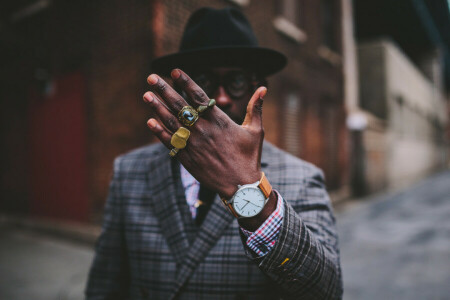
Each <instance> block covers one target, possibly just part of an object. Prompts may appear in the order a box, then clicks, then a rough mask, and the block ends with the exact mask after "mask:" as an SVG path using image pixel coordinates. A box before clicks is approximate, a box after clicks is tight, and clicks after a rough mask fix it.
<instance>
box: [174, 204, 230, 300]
mask: <svg viewBox="0 0 450 300" xmlns="http://www.w3.org/2000/svg"><path fill="white" fill-rule="evenodd" d="M234 219H235V218H234V217H233V216H232V215H231V214H230V213H229V212H228V211H227V210H226V208H225V207H224V206H223V204H222V202H221V200H220V197H219V196H216V198H215V200H214V203H213V204H212V206H211V208H210V210H209V212H208V214H207V215H206V218H205V220H204V221H203V224H202V226H201V227H200V229H199V231H198V234H197V236H196V238H195V240H194V242H193V243H192V245H191V247H190V248H189V250H188V251H187V252H186V253H185V257H184V260H183V262H182V264H181V267H180V269H179V270H178V273H177V278H176V281H175V287H174V290H173V293H172V297H170V298H169V299H172V298H173V297H175V296H176V294H177V293H178V291H179V290H180V288H181V287H182V286H183V285H184V284H185V283H186V280H187V279H188V278H189V276H190V275H191V274H192V272H193V271H194V270H195V268H196V267H197V266H198V264H199V263H200V262H201V261H202V260H203V259H204V258H205V257H206V256H207V254H208V252H209V250H211V248H212V247H213V246H214V245H215V244H216V242H217V240H218V239H219V238H220V237H221V235H222V233H223V232H224V230H225V229H226V228H227V227H228V226H229V225H230V223H231V222H232V221H233V220H234ZM236 234H237V233H236Z"/></svg>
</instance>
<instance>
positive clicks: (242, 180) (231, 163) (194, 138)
mask: <svg viewBox="0 0 450 300" xmlns="http://www.w3.org/2000/svg"><path fill="white" fill-rule="evenodd" d="M171 77H172V79H173V81H174V83H175V84H176V85H177V86H178V87H180V88H181V89H182V90H183V91H184V92H185V93H186V95H187V99H186V100H185V99H183V97H182V96H181V95H179V94H178V93H177V92H176V91H175V90H174V89H173V88H172V87H171V86H170V85H169V84H168V83H166V82H165V81H164V80H163V79H162V78H161V77H159V76H158V75H155V74H152V75H150V76H149V77H148V79H147V81H148V83H149V85H150V90H151V91H150V92H147V93H145V94H144V100H145V101H146V102H147V103H148V104H149V105H150V106H151V108H152V109H153V110H154V112H155V113H156V114H157V116H158V117H159V120H156V119H153V118H152V119H149V120H148V122H147V124H148V126H149V128H150V130H151V131H152V132H153V133H154V134H155V135H156V136H157V137H158V138H159V139H160V140H161V142H162V143H163V144H164V145H165V146H166V147H167V148H168V149H171V148H173V147H172V145H171V143H170V140H171V137H172V135H173V134H174V133H175V132H176V131H177V130H178V128H180V127H186V126H184V125H183V124H182V123H181V122H180V121H179V120H178V117H177V116H178V113H179V111H180V110H181V109H182V108H183V107H185V106H188V105H190V106H192V107H194V108H197V107H198V106H200V105H208V102H209V100H210V99H209V98H208V96H207V95H206V94H205V93H204V91H203V90H202V89H201V88H200V87H199V86H198V85H197V84H196V83H195V82H194V81H193V80H192V79H191V78H190V77H189V76H188V75H187V74H186V73H184V72H183V71H181V70H179V69H175V70H173V71H172V73H171ZM266 92H267V89H266V88H265V87H260V88H258V89H257V90H256V91H255V93H254V94H253V96H252V97H251V99H250V101H249V103H248V106H247V114H246V116H245V120H244V122H243V124H242V125H238V124H236V123H235V122H234V121H233V120H231V119H230V118H229V117H228V116H227V115H226V114H225V113H224V112H223V111H222V110H221V109H220V108H218V107H216V106H214V107H212V108H209V109H207V110H206V111H205V112H204V113H203V114H202V116H201V117H200V118H199V119H198V120H197V122H196V123H195V124H194V125H193V126H190V127H186V128H188V130H189V131H190V137H189V140H188V142H187V145H186V147H185V148H184V149H181V150H180V151H179V152H178V154H177V156H176V158H177V159H178V160H179V161H180V162H181V163H182V164H183V166H184V167H185V168H186V169H187V170H188V171H189V172H190V173H191V174H192V175H193V176H194V177H195V178H196V179H197V180H198V181H199V182H201V183H202V184H205V185H206V186H208V187H209V188H211V189H213V190H215V191H217V192H218V193H219V194H220V196H222V197H225V198H227V199H229V198H230V197H231V196H232V195H233V194H234V193H235V192H236V190H237V186H238V185H239V184H241V185H242V184H248V183H254V182H256V181H258V180H259V179H260V178H261V151H262V142H263V139H264V130H263V126H262V103H263V97H264V96H265V94H266Z"/></svg>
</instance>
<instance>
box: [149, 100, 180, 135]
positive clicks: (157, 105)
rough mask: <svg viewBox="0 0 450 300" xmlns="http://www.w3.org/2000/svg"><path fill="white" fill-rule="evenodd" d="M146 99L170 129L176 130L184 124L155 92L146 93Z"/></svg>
mask: <svg viewBox="0 0 450 300" xmlns="http://www.w3.org/2000/svg"><path fill="white" fill-rule="evenodd" d="M144 101H145V102H146V103H148V104H150V106H151V108H152V109H153V111H155V112H156V114H157V115H158V116H159V118H160V119H161V121H162V123H163V124H164V126H166V128H167V129H169V130H170V131H172V132H175V131H177V130H178V128H180V127H181V126H182V125H181V123H180V122H179V121H178V119H177V118H176V117H175V116H174V115H173V114H172V113H171V112H170V111H169V110H168V109H167V107H165V106H164V105H163V104H162V103H161V102H160V101H159V100H158V99H157V98H156V96H155V94H153V93H152V92H147V93H145V94H144Z"/></svg>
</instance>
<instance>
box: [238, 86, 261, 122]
mask: <svg viewBox="0 0 450 300" xmlns="http://www.w3.org/2000/svg"><path fill="white" fill-rule="evenodd" d="M266 93H267V88H266V87H263V86H262V87H259V88H258V89H257V90H256V91H255V93H254V94H253V96H252V98H251V99H250V101H249V102H248V105H247V114H246V115H245V119H244V122H243V123H242V126H244V127H250V128H254V129H262V106H263V98H264V96H265V95H266Z"/></svg>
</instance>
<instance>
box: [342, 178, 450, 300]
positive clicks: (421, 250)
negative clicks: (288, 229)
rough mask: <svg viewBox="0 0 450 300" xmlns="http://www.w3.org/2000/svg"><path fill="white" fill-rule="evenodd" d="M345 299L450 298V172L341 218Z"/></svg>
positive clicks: (373, 199) (368, 203)
mask: <svg viewBox="0 0 450 300" xmlns="http://www.w3.org/2000/svg"><path fill="white" fill-rule="evenodd" d="M337 217H338V228H339V237H340V243H341V263H342V267H343V276H344V298H345V299H450V284H449V283H450V172H449V171H447V172H444V173H440V174H438V175H435V176H432V177H430V178H428V179H425V180H423V181H421V182H419V183H417V184H415V185H414V186H412V187H410V188H408V189H406V190H403V191H400V192H398V193H394V194H392V195H383V196H381V197H373V198H371V199H370V200H369V201H368V202H364V203H361V204H359V205H356V206H355V207H352V208H348V209H346V210H344V211H343V212H342V213H339V214H338V216H337Z"/></svg>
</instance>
